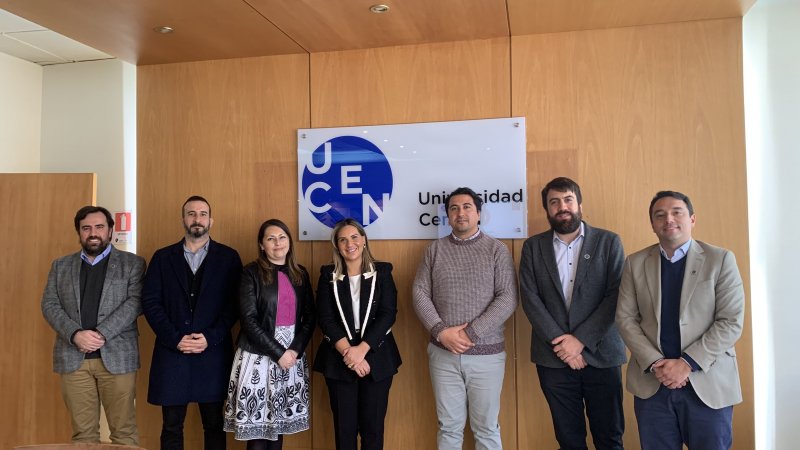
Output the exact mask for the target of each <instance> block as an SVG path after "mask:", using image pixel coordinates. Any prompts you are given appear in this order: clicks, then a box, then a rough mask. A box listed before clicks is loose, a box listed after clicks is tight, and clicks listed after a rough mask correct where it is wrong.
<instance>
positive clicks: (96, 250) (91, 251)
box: [81, 236, 111, 256]
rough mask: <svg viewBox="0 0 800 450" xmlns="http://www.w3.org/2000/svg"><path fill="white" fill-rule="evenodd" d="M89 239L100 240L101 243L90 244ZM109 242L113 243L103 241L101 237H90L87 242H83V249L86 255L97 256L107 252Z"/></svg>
mask: <svg viewBox="0 0 800 450" xmlns="http://www.w3.org/2000/svg"><path fill="white" fill-rule="evenodd" d="M89 239H99V242H98V241H92V242H89ZM109 242H111V240H110V239H103V238H102V237H100V236H89V237H88V238H87V239H86V240H85V241H81V248H82V249H83V253H86V255H88V256H97V255H99V254H101V253H103V252H104V251H106V248H107V247H108V244H109Z"/></svg>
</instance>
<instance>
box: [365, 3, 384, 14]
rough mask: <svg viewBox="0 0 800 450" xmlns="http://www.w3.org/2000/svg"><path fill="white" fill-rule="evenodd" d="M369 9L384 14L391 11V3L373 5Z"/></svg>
mask: <svg viewBox="0 0 800 450" xmlns="http://www.w3.org/2000/svg"><path fill="white" fill-rule="evenodd" d="M369 10H370V11H372V12H374V13H375V14H383V13H385V12H389V5H372V6H370V7H369Z"/></svg>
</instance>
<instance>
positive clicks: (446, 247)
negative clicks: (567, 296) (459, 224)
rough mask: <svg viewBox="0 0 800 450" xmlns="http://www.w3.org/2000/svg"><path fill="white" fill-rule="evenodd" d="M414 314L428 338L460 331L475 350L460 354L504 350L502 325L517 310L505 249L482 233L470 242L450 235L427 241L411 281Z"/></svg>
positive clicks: (434, 340)
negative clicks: (450, 330)
mask: <svg viewBox="0 0 800 450" xmlns="http://www.w3.org/2000/svg"><path fill="white" fill-rule="evenodd" d="M413 292H414V298H413V304H414V310H415V311H416V313H417V316H418V317H419V319H420V321H421V322H422V325H423V326H424V327H425V329H426V330H428V331H429V332H430V334H431V342H432V343H433V344H434V345H437V346H439V347H441V348H444V347H443V346H442V345H441V344H440V343H439V341H438V339H437V337H438V336H439V333H441V332H442V330H444V329H445V328H447V327H452V326H457V325H462V324H464V323H468V324H469V325H468V326H467V327H466V328H465V329H464V331H465V332H466V333H467V335H468V336H469V338H470V339H471V340H472V342H474V343H475V347H473V348H472V349H470V350H468V351H467V352H465V353H464V354H467V355H470V354H472V355H490V354H496V353H500V352H502V351H503V350H504V344H503V342H504V339H503V329H504V324H505V321H506V320H507V319H508V318H509V317H511V315H512V314H513V313H514V310H515V309H516V307H517V279H516V273H515V271H514V262H513V260H512V259H511V254H510V253H509V252H508V249H507V248H506V246H505V245H504V244H503V243H502V242H500V241H498V240H497V239H494V238H492V237H490V236H488V235H486V233H483V232H481V233H480V234H479V235H478V236H477V237H476V238H474V239H471V240H464V241H462V240H457V239H455V238H454V237H453V236H452V235H450V236H447V237H444V238H441V239H438V240H436V241H434V242H432V243H431V244H430V245H429V246H428V249H427V250H426V251H425V256H424V257H423V259H422V263H421V264H420V266H419V268H418V269H417V276H416V278H415V279H414V289H413Z"/></svg>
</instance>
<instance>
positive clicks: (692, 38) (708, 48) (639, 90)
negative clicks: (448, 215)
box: [512, 18, 754, 449]
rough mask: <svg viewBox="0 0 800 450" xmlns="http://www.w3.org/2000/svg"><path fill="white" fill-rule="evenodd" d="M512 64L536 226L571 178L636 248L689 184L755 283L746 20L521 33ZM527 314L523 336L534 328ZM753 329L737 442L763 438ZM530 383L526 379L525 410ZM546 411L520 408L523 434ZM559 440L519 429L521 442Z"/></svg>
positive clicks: (719, 240) (527, 369)
mask: <svg viewBox="0 0 800 450" xmlns="http://www.w3.org/2000/svg"><path fill="white" fill-rule="evenodd" d="M512 61H513V65H512V68H513V71H512V80H513V88H512V90H513V100H512V101H513V114H514V115H524V116H526V117H527V118H528V121H527V126H528V129H527V137H528V143H527V145H528V167H529V175H528V182H529V186H528V187H529V194H530V201H529V211H530V215H529V218H528V220H529V226H530V228H529V233H531V234H534V233H537V232H540V231H542V230H544V229H545V228H546V222H545V221H544V213H543V211H542V209H541V206H540V205H541V202H540V200H539V199H536V198H534V195H536V194H537V193H538V190H539V189H541V186H543V184H544V183H546V182H547V181H548V180H550V179H552V178H553V177H555V176H559V175H562V174H568V175H570V176H574V177H575V179H576V181H578V182H579V183H580V184H581V187H582V189H583V194H584V198H583V201H584V218H585V219H586V220H587V221H588V222H590V223H592V224H593V225H596V226H600V227H603V228H608V229H611V230H614V231H616V232H617V233H619V234H620V235H621V237H622V240H623V243H624V245H625V249H626V253H628V254H629V253H632V252H634V251H636V250H639V249H641V248H643V247H644V246H646V245H650V244H652V243H654V242H656V238H655V236H654V235H653V233H652V230H651V228H650V225H649V221H648V218H647V208H648V205H649V202H650V199H651V198H652V196H653V195H654V194H655V193H656V191H658V190H662V189H675V190H680V191H682V192H684V193H686V194H687V195H689V196H690V197H691V198H692V200H693V203H694V205H695V209H696V214H697V217H698V220H697V226H696V228H695V233H694V236H695V238H697V239H700V240H707V241H708V242H710V243H713V244H716V245H720V246H723V247H726V248H729V249H731V250H733V251H734V252H735V254H736V256H737V259H738V262H739V269H740V271H741V273H742V276H743V278H744V280H745V284H746V285H748V284H749V271H748V259H749V258H748V244H747V241H748V239H747V237H748V230H747V220H746V217H747V196H746V182H745V173H746V172H745V152H744V122H743V120H744V119H743V117H744V102H743V99H742V46H741V20H740V19H738V18H736V19H725V20H714V21H701V22H688V23H678V24H667V25H654V26H642V27H632V28H618V29H610V30H593V31H585V32H571V33H558V34H545V35H533V36H523V37H515V38H512ZM533 180H536V181H535V182H534V181H533ZM531 184H534V185H535V189H536V190H535V191H534V190H533V189H532V188H534V186H532V185H531ZM748 292H749V289H748ZM748 305H749V302H748ZM748 310H749V308H748ZM517 319H518V320H517V325H518V330H519V333H518V335H517V336H518V339H520V340H521V339H523V338H524V335H525V334H528V333H529V329H530V326H529V325H527V327H526V325H525V324H524V323H523V322H527V321H524V320H520V317H518V318H517ZM749 323H750V315H749V312H748V314H747V324H748V325H749ZM750 330H751V328H750V326H746V327H745V332H744V335H743V338H742V340H741V341H740V343H739V345H738V346H737V352H738V355H739V362H740V369H741V375H742V379H743V387H744V395H745V399H746V400H745V402H744V403H743V404H742V405H739V406H737V407H736V408H735V414H734V429H735V442H734V448H738V449H750V448H753V442H754V430H753V427H754V425H753V396H752V383H753V377H752V347H751V342H752V337H751V331H750ZM524 345H525V344H522V342H518V348H519V349H520V351H522V350H523V346H524ZM523 356H524V355H522V354H520V357H523ZM517 376H518V378H520V379H526V380H527V379H530V380H533V379H535V377H536V375H535V368H534V367H533V365H532V364H519V365H518V375H517ZM534 387H535V389H538V385H536V386H534ZM527 388H530V386H525V385H524V383H522V382H520V383H518V391H519V392H520V395H525V396H526V397H527V398H520V399H519V404H520V405H525V401H526V400H529V399H530V398H532V396H533V395H534V394H531V393H527V392H525V390H526V389H527ZM535 395H538V393H536V394H535ZM627 397H630V395H629V394H628V395H627ZM540 408H546V406H543V405H541V406H528V405H525V406H522V407H521V408H520V411H519V417H520V418H521V422H520V425H519V428H520V430H526V429H530V428H531V427H534V426H537V425H535V422H534V421H535V420H538V419H537V418H539V417H541V416H542V411H540ZM531 409H533V411H531ZM626 417H627V431H626V435H625V444H626V447H630V448H637V447H638V435H637V428H636V423H635V420H634V415H633V410H632V408H631V402H628V407H627V409H626ZM551 444H552V443H551V442H550V439H549V437H537V436H526V435H524V434H522V433H520V447H521V448H543V447H544V446H546V445H551Z"/></svg>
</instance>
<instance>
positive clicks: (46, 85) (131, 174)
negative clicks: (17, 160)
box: [41, 60, 136, 250]
mask: <svg viewBox="0 0 800 450" xmlns="http://www.w3.org/2000/svg"><path fill="white" fill-rule="evenodd" d="M42 105H43V106H42V143H41V171H42V172H94V173H97V204H98V205H100V206H104V207H106V208H108V209H109V210H110V211H111V212H115V211H133V210H134V208H135V206H136V119H135V114H136V109H135V108H136V67H135V66H133V65H130V64H128V63H125V62H122V61H119V60H103V61H92V62H82V63H74V64H60V65H54V66H47V67H45V68H44V78H43V94H42ZM134 220H135V214H134ZM120 247H121V248H123V249H126V248H127V249H128V250H134V249H135V243H132V244H129V245H127V246H125V245H122V246H120Z"/></svg>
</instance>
